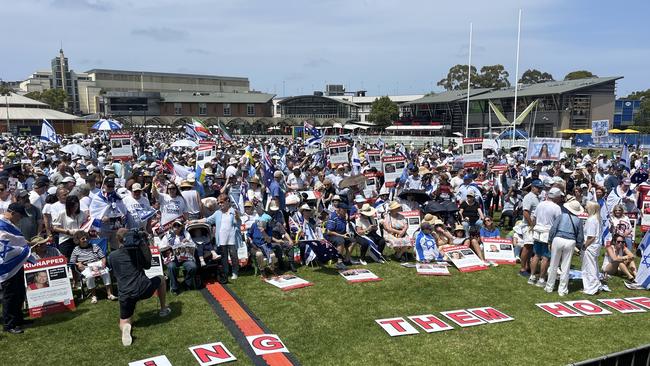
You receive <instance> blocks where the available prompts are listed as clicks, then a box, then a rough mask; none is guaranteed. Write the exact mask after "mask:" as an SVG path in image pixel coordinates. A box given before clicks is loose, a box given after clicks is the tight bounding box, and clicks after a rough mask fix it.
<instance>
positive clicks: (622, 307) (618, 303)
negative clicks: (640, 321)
mask: <svg viewBox="0 0 650 366" xmlns="http://www.w3.org/2000/svg"><path fill="white" fill-rule="evenodd" d="M598 301H600V302H601V303H603V304H605V305H607V306H609V307H610V308H612V309H614V310H616V311H618V312H619V313H623V314H629V313H645V312H646V310H644V309H643V308H641V307H640V306H637V305H635V304H633V303H630V302H628V301H625V300H623V299H598Z"/></svg>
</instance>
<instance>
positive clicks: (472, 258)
mask: <svg viewBox="0 0 650 366" xmlns="http://www.w3.org/2000/svg"><path fill="white" fill-rule="evenodd" d="M441 251H442V252H443V253H445V255H446V256H447V258H449V260H451V262H452V263H453V264H454V266H456V268H458V270H459V271H461V272H475V271H483V270H486V269H488V265H487V264H485V263H484V262H483V261H482V260H481V259H480V258H479V257H478V256H477V255H476V254H475V253H474V251H473V250H471V249H469V248H466V247H464V246H462V245H456V246H451V247H447V248H443V249H441Z"/></svg>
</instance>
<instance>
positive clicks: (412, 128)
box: [386, 126, 444, 131]
mask: <svg viewBox="0 0 650 366" xmlns="http://www.w3.org/2000/svg"><path fill="white" fill-rule="evenodd" d="M443 128H444V126H390V127H386V129H387V130H390V131H395V130H397V131H431V130H434V131H435V130H442V129H443Z"/></svg>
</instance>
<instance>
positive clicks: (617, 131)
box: [609, 128, 623, 133]
mask: <svg viewBox="0 0 650 366" xmlns="http://www.w3.org/2000/svg"><path fill="white" fill-rule="evenodd" d="M609 133H623V131H621V130H619V129H618V128H612V129H611V130H609Z"/></svg>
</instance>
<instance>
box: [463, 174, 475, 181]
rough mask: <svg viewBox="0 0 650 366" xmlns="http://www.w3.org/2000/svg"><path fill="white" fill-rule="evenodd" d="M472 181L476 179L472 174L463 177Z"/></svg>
mask: <svg viewBox="0 0 650 366" xmlns="http://www.w3.org/2000/svg"><path fill="white" fill-rule="evenodd" d="M472 179H474V177H472V175H471V174H465V176H464V177H463V180H472Z"/></svg>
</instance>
